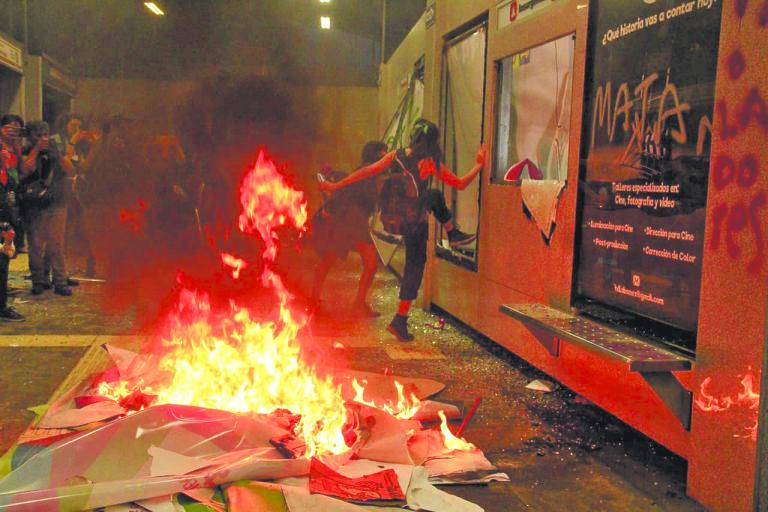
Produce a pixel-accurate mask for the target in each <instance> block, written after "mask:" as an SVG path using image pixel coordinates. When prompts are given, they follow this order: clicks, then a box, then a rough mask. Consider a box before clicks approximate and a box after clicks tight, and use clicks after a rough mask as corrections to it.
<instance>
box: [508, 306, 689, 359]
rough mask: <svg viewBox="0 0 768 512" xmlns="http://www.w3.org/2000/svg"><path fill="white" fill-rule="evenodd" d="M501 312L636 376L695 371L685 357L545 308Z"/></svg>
mask: <svg viewBox="0 0 768 512" xmlns="http://www.w3.org/2000/svg"><path fill="white" fill-rule="evenodd" d="M500 311H501V312H502V313H505V314H507V315H509V316H511V317H512V318H516V319H518V320H520V321H521V322H524V323H527V324H531V325H534V326H536V327H539V328H541V329H544V330H547V331H551V332H552V333H553V334H555V335H557V337H559V338H561V339H564V340H570V341H572V342H574V343H576V344H578V345H583V346H585V347H587V348H589V349H593V350H598V351H600V352H602V353H604V354H606V355H608V356H609V357H612V358H615V359H619V360H621V361H625V362H626V363H627V364H629V370H630V371H632V372H670V371H671V372H674V371H685V370H690V369H691V360H690V359H689V358H687V357H685V356H682V355H679V354H675V353H674V352H670V351H669V350H665V349H663V348H661V347H659V346H656V345H654V344H652V343H650V342H648V341H645V340H642V339H639V338H636V337H633V336H630V335H628V334H625V333H623V332H620V331H616V330H614V329H611V328H609V327H605V326H603V325H600V324H598V323H597V322H593V321H591V320H588V319H586V318H583V317H580V316H576V315H572V314H569V313H565V312H563V311H560V310H557V309H554V308H551V307H549V306H545V305H543V304H502V305H501V307H500Z"/></svg>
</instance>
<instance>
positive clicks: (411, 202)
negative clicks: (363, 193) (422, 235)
mask: <svg viewBox="0 0 768 512" xmlns="http://www.w3.org/2000/svg"><path fill="white" fill-rule="evenodd" d="M395 162H397V164H398V165H397V166H394V168H393V169H391V170H390V171H389V174H388V176H387V178H386V179H385V180H384V183H383V184H382V185H381V191H380V192H379V209H380V214H379V216H380V218H381V223H382V225H383V226H384V230H385V231H386V232H388V233H390V234H393V235H406V234H408V233H407V232H408V231H409V230H410V229H411V228H412V227H413V226H416V225H417V224H418V223H419V221H420V220H421V218H422V217H423V216H424V211H423V209H422V208H421V205H420V204H419V186H418V184H417V183H416V179H415V178H414V177H413V175H412V174H411V173H410V172H408V171H407V170H406V168H405V166H404V165H403V163H402V162H401V161H400V159H397V158H396V159H395Z"/></svg>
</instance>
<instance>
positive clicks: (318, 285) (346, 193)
mask: <svg viewBox="0 0 768 512" xmlns="http://www.w3.org/2000/svg"><path fill="white" fill-rule="evenodd" d="M386 150H387V145H386V144H384V143H383V142H378V141H370V142H368V143H366V144H365V146H364V147H363V151H362V155H361V160H362V165H370V164H373V163H375V162H377V161H378V160H380V159H381V158H382V157H383V156H384V154H385V153H386ZM342 176H343V175H342ZM376 198H377V192H376V182H375V180H373V179H367V180H363V181H359V182H357V183H355V184H354V185H351V186H349V187H346V188H345V189H344V190H341V191H339V192H338V193H336V194H333V195H332V196H331V197H329V198H328V200H327V201H326V202H325V204H323V206H322V207H321V208H320V209H319V210H318V211H317V213H315V215H314V216H313V217H312V237H311V241H312V243H313V245H314V247H315V252H317V254H318V255H319V256H320V257H321V260H320V263H319V264H318V265H317V267H316V268H315V276H314V281H313V285H312V298H311V300H312V303H313V304H314V305H316V306H317V305H318V304H319V303H320V295H321V293H322V288H323V283H324V282H325V278H326V276H327V275H328V272H329V271H330V270H331V268H332V267H333V265H334V264H335V263H336V260H338V259H344V258H346V257H347V254H348V253H349V251H351V250H355V251H357V252H358V254H360V258H361V259H362V262H363V270H362V273H361V274H360V281H359V283H358V287H357V294H356V295H355V300H354V302H353V303H352V311H353V312H354V313H356V314H358V315H360V316H367V317H377V316H379V313H378V312H377V311H374V310H373V309H372V308H371V306H370V305H369V304H368V302H367V296H368V291H369V290H370V289H371V284H373V278H374V276H375V275H376V267H377V266H378V263H379V260H378V256H377V254H376V246H374V245H373V241H372V240H371V235H370V233H369V231H368V221H369V219H370V217H371V214H372V213H373V211H374V209H375V208H376Z"/></svg>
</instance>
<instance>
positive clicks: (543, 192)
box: [520, 180, 565, 242]
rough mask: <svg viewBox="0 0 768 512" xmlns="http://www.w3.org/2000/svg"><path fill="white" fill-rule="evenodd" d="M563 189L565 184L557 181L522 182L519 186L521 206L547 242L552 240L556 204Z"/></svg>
mask: <svg viewBox="0 0 768 512" xmlns="http://www.w3.org/2000/svg"><path fill="white" fill-rule="evenodd" d="M563 187H565V182H564V181H559V180H523V181H522V183H521V185H520V192H521V195H522V198H523V205H524V206H525V208H527V209H528V211H529V212H530V213H531V217H533V220H534V222H536V225H537V226H538V228H539V230H541V233H542V235H544V239H545V240H546V241H547V242H549V240H550V239H551V238H552V231H553V228H554V225H555V217H556V216H557V203H558V201H559V197H560V193H561V192H562V191H563Z"/></svg>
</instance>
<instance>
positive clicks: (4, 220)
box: [0, 115, 24, 322]
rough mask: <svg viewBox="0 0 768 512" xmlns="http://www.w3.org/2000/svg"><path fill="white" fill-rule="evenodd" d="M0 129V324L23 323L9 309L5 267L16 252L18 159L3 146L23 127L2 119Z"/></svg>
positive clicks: (10, 148)
mask: <svg viewBox="0 0 768 512" xmlns="http://www.w3.org/2000/svg"><path fill="white" fill-rule="evenodd" d="M10 117H13V119H10ZM0 126H1V127H0V138H2V142H3V143H2V147H1V148H0V237H1V238H2V250H0V320H2V321H5V322H22V321H24V316H23V315H21V314H20V313H19V312H18V311H16V310H15V309H14V308H13V307H11V306H9V305H8V267H9V265H10V262H11V258H12V257H13V254H14V250H15V249H14V247H13V239H14V236H15V231H14V229H13V225H14V224H15V223H16V222H17V219H16V214H17V208H16V188H17V181H16V176H18V168H19V165H20V159H19V154H18V153H17V152H16V151H15V150H14V147H13V144H6V141H12V139H13V138H15V137H18V131H19V129H20V128H21V126H22V122H21V118H19V117H18V116H7V115H6V116H3V117H2V119H0Z"/></svg>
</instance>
